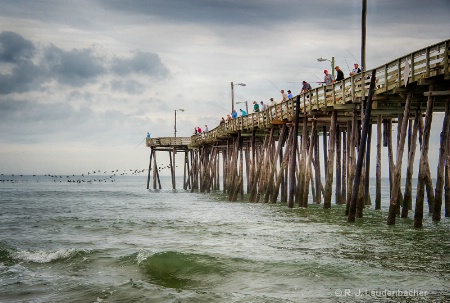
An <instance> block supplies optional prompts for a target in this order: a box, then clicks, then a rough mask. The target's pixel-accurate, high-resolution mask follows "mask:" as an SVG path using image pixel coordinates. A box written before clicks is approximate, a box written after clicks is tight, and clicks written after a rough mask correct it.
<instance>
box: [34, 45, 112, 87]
mask: <svg viewBox="0 0 450 303" xmlns="http://www.w3.org/2000/svg"><path fill="white" fill-rule="evenodd" d="M43 59H44V60H43V62H42V64H43V65H44V66H45V67H46V68H47V69H48V73H49V76H50V77H54V78H56V79H57V80H58V81H59V82H61V83H65V84H69V85H72V86H82V85H85V84H86V83H89V82H91V81H93V80H95V78H97V77H98V76H100V75H102V74H104V73H105V71H106V70H105V68H104V66H103V62H102V59H101V58H99V57H98V56H96V55H95V54H94V53H93V51H92V50H90V49H73V50H71V51H68V52H67V51H64V50H62V49H60V48H58V47H56V46H53V45H52V46H50V47H48V48H47V49H46V50H45V54H44V58H43Z"/></svg>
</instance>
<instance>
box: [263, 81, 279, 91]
mask: <svg viewBox="0 0 450 303" xmlns="http://www.w3.org/2000/svg"><path fill="white" fill-rule="evenodd" d="M266 80H267V81H269V82H270V83H272V85H273V86H274V87H275V88H276V89H277V90H280V89H279V88H278V87H277V86H276V85H275V84H274V83H273V82H272V81H270V80H269V79H266Z"/></svg>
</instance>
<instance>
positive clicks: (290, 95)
mask: <svg viewBox="0 0 450 303" xmlns="http://www.w3.org/2000/svg"><path fill="white" fill-rule="evenodd" d="M288 99H292V93H291V91H290V90H288Z"/></svg>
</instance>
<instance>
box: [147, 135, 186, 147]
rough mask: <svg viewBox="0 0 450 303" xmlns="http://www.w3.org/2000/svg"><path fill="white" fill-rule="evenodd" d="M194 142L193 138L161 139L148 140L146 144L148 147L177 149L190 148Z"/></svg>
mask: <svg viewBox="0 0 450 303" xmlns="http://www.w3.org/2000/svg"><path fill="white" fill-rule="evenodd" d="M191 142H192V139H191V137H160V138H146V140H145V144H146V145H147V147H152V146H153V147H176V146H188V145H190V144H191Z"/></svg>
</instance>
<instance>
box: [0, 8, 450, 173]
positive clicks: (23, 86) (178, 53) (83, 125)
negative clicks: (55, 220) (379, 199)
mask: <svg viewBox="0 0 450 303" xmlns="http://www.w3.org/2000/svg"><path fill="white" fill-rule="evenodd" d="M361 10H362V1H361V0H355V1H352V0H314V1H294V0H276V1H275V0H272V1H269V0H239V1H238V0H228V1H221V0H148V1H144V0H127V1H122V0H89V1H88V0H77V1H75V0H74V1H70V0H68V1H56V0H53V1H50V0H40V1H35V0H2V1H0V130H1V132H0V147H1V148H0V173H4V174H10V173H16V174H20V173H23V174H46V173H52V174H54V173H56V174H72V173H75V174H81V173H84V172H86V171H91V170H97V169H99V170H104V169H105V170H109V169H119V170H122V169H143V168H145V167H147V166H148V158H149V149H148V148H146V147H145V144H144V143H142V144H140V142H142V140H143V139H144V138H145V135H146V133H147V132H150V133H151V134H152V136H153V137H159V136H173V131H174V129H173V128H174V110H175V109H179V108H183V109H185V112H177V130H178V133H177V135H178V136H190V135H191V134H192V132H193V129H194V127H195V126H202V127H203V126H204V125H205V124H207V125H208V126H209V128H210V129H212V128H213V127H215V126H217V124H218V121H219V119H220V117H221V116H226V114H227V113H228V112H229V111H230V109H231V88H230V82H231V81H234V82H235V83H239V82H243V83H246V84H247V86H245V87H242V86H236V87H235V100H236V101H244V100H248V101H250V102H251V101H253V100H259V101H260V100H263V101H268V100H269V98H270V97H274V98H275V99H281V97H280V94H279V89H291V90H292V91H293V93H294V94H297V93H298V92H299V91H300V84H299V83H297V82H300V81H302V80H306V81H310V82H315V81H319V78H320V79H322V77H323V69H330V63H329V62H328V61H325V62H317V60H316V59H317V58H318V57H324V58H328V59H331V57H332V56H334V57H335V61H336V65H339V66H341V68H342V69H343V71H344V72H345V74H348V72H349V66H350V67H351V66H352V65H353V63H355V62H359V61H360V47H361V43H360V41H361V38H360V37H361ZM448 38H450V1H448V0H429V1H416V0H396V1H392V0H378V1H376V0H368V12H367V52H366V58H367V59H366V62H367V69H371V68H375V67H377V66H380V65H383V64H384V63H386V62H388V61H391V60H394V59H396V58H398V57H400V56H403V55H405V54H407V53H410V52H413V51H415V50H418V49H421V48H423V47H426V46H428V45H431V44H434V43H437V42H440V41H442V40H445V39H448ZM238 108H239V106H238ZM437 131H439V130H437Z"/></svg>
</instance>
